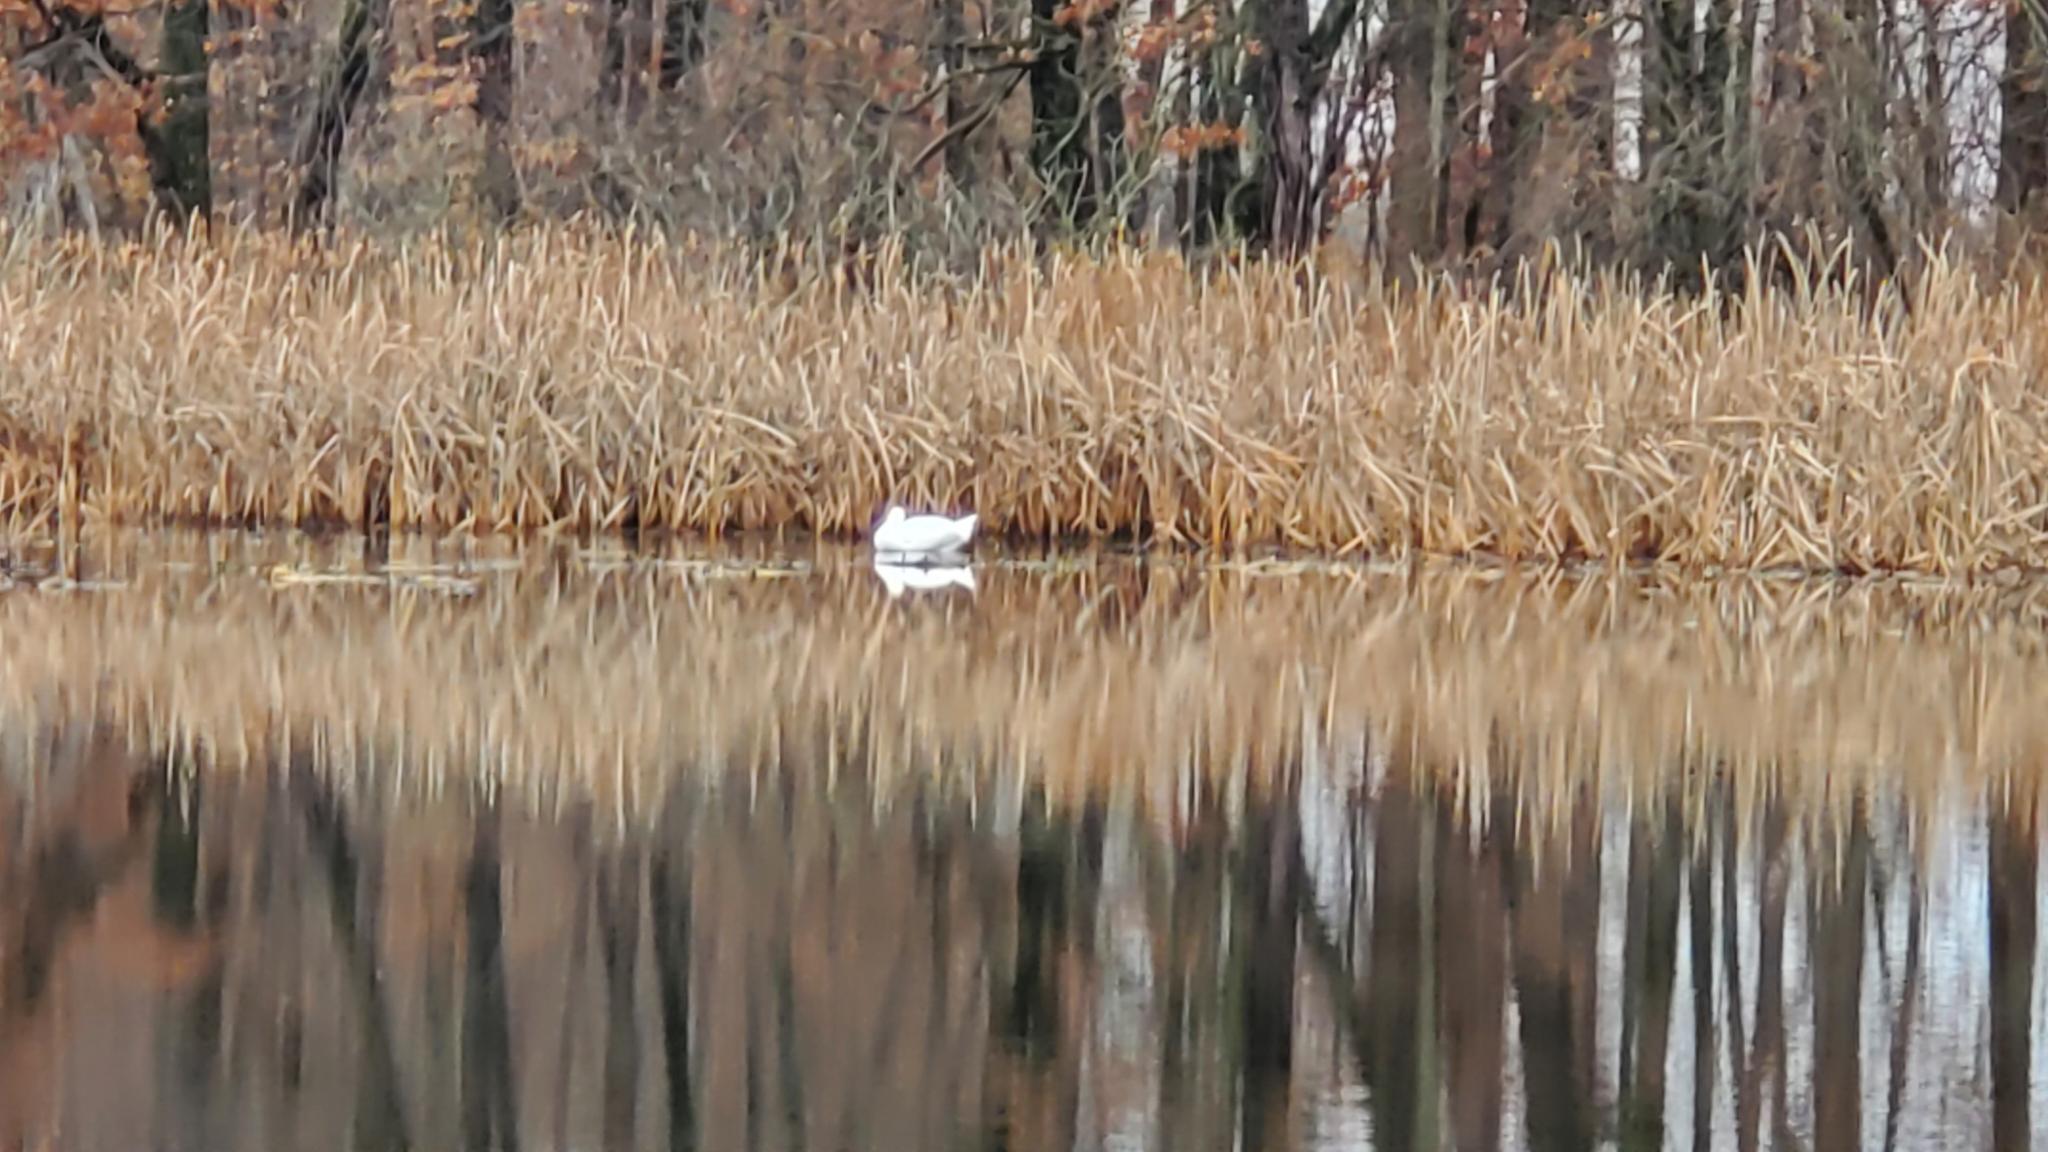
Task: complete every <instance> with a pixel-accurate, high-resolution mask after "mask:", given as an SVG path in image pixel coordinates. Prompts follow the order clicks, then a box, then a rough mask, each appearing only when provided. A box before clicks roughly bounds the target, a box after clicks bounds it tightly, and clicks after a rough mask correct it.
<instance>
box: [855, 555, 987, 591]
mask: <svg viewBox="0 0 2048 1152" xmlns="http://www.w3.org/2000/svg"><path fill="white" fill-rule="evenodd" d="M875 575H876V576H879V577H881V580H882V587H883V589H884V590H886V591H887V592H888V593H889V599H891V600H894V599H896V598H897V597H899V596H901V595H903V593H904V592H905V591H910V590H914V591H918V592H936V591H938V590H940V589H942V588H954V587H958V588H965V589H967V591H968V592H970V593H972V592H973V591H975V587H974V569H972V568H926V567H923V566H920V565H911V564H884V563H882V562H881V561H880V560H877V561H875Z"/></svg>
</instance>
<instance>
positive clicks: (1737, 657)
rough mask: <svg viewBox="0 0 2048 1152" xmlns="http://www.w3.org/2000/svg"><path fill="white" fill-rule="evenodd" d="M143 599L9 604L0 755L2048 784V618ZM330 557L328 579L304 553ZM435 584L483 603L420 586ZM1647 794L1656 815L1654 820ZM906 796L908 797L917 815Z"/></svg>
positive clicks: (1119, 566)
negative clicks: (149, 753) (38, 745)
mask: <svg viewBox="0 0 2048 1152" xmlns="http://www.w3.org/2000/svg"><path fill="white" fill-rule="evenodd" d="M183 547H185V548H186V549H187V550H186V551H184V552H173V553H170V554H168V555H170V556H171V558H173V559H176V560H179V561H180V562H181V563H180V566H177V567H171V566H166V565H165V564H163V563H161V562H160V561H161V560H162V559H163V558H164V556H165V555H166V554H165V553H161V552H158V553H151V554H149V555H150V556H151V557H153V558H151V559H149V560H148V561H147V562H137V561H133V560H128V561H119V562H117V563H115V565H114V567H115V568H116V569H117V570H126V571H131V572H132V575H131V576H129V577H128V578H127V580H128V582H127V583H126V585H125V586H124V587H120V588H113V589H106V590H100V591H93V592H77V591H74V592H61V591H54V590H53V591H32V590H28V589H27V588H26V587H23V588H18V589H17V590H16V591H15V592H12V593H9V594H7V595H5V596H0V634H4V635H6V636H7V637H8V643H7V644H6V645H5V646H0V721H4V723H0V731H13V732H17V733H34V732H38V731H44V730H46V727H45V726H47V725H49V724H53V723H59V722H66V721H71V722H78V721H85V722H104V723H112V724H115V725H117V726H122V727H125V728H126V729H127V730H128V731H129V732H130V733H131V735H132V737H133V739H134V740H135V741H136V742H137V743H138V744H140V745H144V746H148V747H152V748H156V749H171V750H175V751H176V752H177V754H178V755H179V756H180V758H184V757H185V756H188V755H189V756H190V757H191V758H192V759H193V760H195V761H197V762H200V763H202V764H207V765H212V766H214V767H216V768H221V769H224V770H233V769H234V768H235V767H236V766H237V765H249V766H259V767H260V766H262V765H264V764H269V763H274V762H275V761H277V760H278V759H281V758H286V757H289V756H291V755H292V754H293V752H294V751H295V750H296V751H297V752H300V753H307V754H310V755H311V756H312V758H313V760H314V761H315V762H316V763H317V764H319V765H321V766H323V767H325V768H328V769H332V770H336V771H338V772H339V773H340V774H341V775H342V776H343V777H344V778H345V779H348V780H350V781H353V782H355V783H357V784H359V785H361V786H365V787H375V788H378V789H382V788H386V787H397V788H399V790H400V791H401V792H403V791H405V790H408V789H412V788H417V787H420V786H422V785H424V786H428V787H442V786H448V785H455V786H461V787H468V786H470V785H473V784H477V783H483V784H485V785H488V786H490V787H493V788H497V787H503V788H509V789H510V790H511V791H512V792H514V793H515V794H518V795H521V796H525V797H528V798H530V799H533V800H536V801H539V802H543V803H552V802H560V801H561V800H563V799H595V800H597V801H598V802H600V803H601V804H603V805H604V806H605V807H606V808H608V809H610V810H615V811H617V812H619V813H620V814H621V815H622V816H626V815H629V814H633V813H646V812H648V811H650V810H651V809H652V808H653V807H654V805H653V804H652V803H651V801H653V800H654V799H656V798H658V797H659V796H660V795H661V794H662V793H663V792H664V791H665V789H666V788H667V787H668V786H669V785H670V784H671V783H673V782H674V781H675V780H676V779H677V778H678V777H679V776H682V775H684V774H689V773H706V774H709V775H710V776H712V777H713V778H727V777H734V776H736V777H738V778H741V779H744V778H745V777H746V776H747V775H749V774H750V773H753V772H758V771H764V770H770V771H772V770H780V769H781V768H787V767H790V766H795V767H796V768H798V769H801V770H802V771H804V772H805V773H810V772H816V773H818V774H821V775H823V776H826V777H827V778H830V777H833V776H834V775H835V774H836V773H838V772H840V771H842V770H849V771H856V772H859V773H860V774H861V775H862V776H863V777H864V778H867V777H870V776H872V777H874V778H878V779H880V780H881V781H882V782H883V783H884V784H885V785H886V784H887V783H888V782H890V781H895V782H897V783H899V784H901V783H908V782H911V781H916V782H920V783H932V782H936V783H938V784H939V786H941V787H960V788H969V787H971V788H973V789H974V790H975V792H976V794H977V795H987V794H989V790H990V789H993V790H994V791H995V792H996V793H1002V792H1004V791H1005V790H1008V789H1016V790H1024V789H1033V790H1035V789H1041V788H1042V789H1046V790H1048V791H1050V792H1052V793H1053V794H1055V795H1057V796H1062V797H1066V798H1069V799H1071V798H1074V797H1077V796H1080V795H1083V794H1088V793H1100V792H1104V791H1107V792H1109V793H1111V794H1115V795H1122V796H1125V797H1127V798H1130V799H1133V800H1135V801H1136V802H1137V803H1139V805H1140V806H1141V807H1143V808H1145V809H1147V810H1149V811H1151V812H1152V813H1153V814H1154V815H1155V816H1158V817H1161V818H1164V819H1167V820H1169V821H1171V820H1172V819H1173V818H1174V817H1175V815H1176V813H1178V812H1180V811H1181V808H1182V806H1183V805H1184V803H1185V802H1186V797H1188V796H1189V795H1190V794H1191V789H1193V788H1194V786H1195V785H1196V784H1198V783H1199V784H1204V785H1209V786H1214V787H1216V788H1218V789H1220V791H1221V793H1222V794H1224V795H1231V794H1235V793H1236V792H1237V791H1238V790H1239V789H1240V788H1242V787H1246V786H1249V787H1252V788H1254V789H1257V788H1260V787H1262V786H1263V785H1264V784H1267V783H1270V782H1272V781H1274V780H1276V779H1295V778H1297V774H1298V773H1302V772H1310V773H1319V774H1322V775H1323V776H1325V777H1335V778H1348V779H1358V778H1359V773H1361V772H1365V771H1367V765H1368V764H1369V763H1371V764H1378V765H1380V766H1381V768H1383V769H1388V770H1394V771H1407V772H1415V773H1420V774H1422V775H1423V776H1424V777H1426V778H1428V779H1430V780H1433V781H1435V782H1436V783H1438V784H1440V785H1442V786H1444V787H1447V788H1449V789H1451V790H1452V791H1453V792H1455V793H1458V794H1461V795H1464V796H1466V797H1467V798H1469V799H1470V800H1471V802H1472V803H1473V804H1474V806H1475V809H1479V810H1483V808H1484V805H1483V804H1482V803H1481V801H1482V800H1483V799H1484V798H1485V797H1487V796H1490V795H1492V794H1493V792H1494V790H1495V789H1499V788H1510V789H1512V790H1513V792H1514V793H1515V794H1516V795H1517V796H1518V797H1519V798H1520V799H1521V801H1522V803H1523V804H1525V805H1528V806H1532V807H1529V808H1528V809H1527V810H1529V811H1532V812H1550V813H1552V814H1555V813H1558V812H1561V811H1563V810H1564V809H1565V808H1566V807H1568V806H1569V804H1570V803H1572V802H1573V801H1574V798H1575V797H1577V796H1579V795H1581V794H1583V792H1584V790H1585V789H1588V788H1591V789H1593V790H1595V791H1596V792H1605V793H1606V794H1609V795H1616V794H1619V795H1634V796H1637V797H1643V796H1648V795H1651V794H1655V793H1658V792H1660V791H1661V790H1663V789H1665V788H1669V787H1681V788H1684V789H1686V790H1687V793H1688V795H1691V796H1694V797H1695V798H1700V797H1703V796H1704V795H1705V792H1704V788H1705V786H1706V785H1707V784H1708V783H1710V782H1712V781H1715V780H1725V781H1729V782H1731V783H1732V786H1733V787H1735V789H1736V790H1737V795H1738V798H1739V799H1740V801H1741V803H1742V804H1743V805H1744V806H1745V807H1747V806H1748V805H1750V804H1751V803H1753V801H1754V800H1755V799H1756V798H1757V797H1758V796H1760V795H1762V794H1763V792H1764V791H1765V790H1772V791H1775V792H1777V793H1780V794H1783V795H1788V796H1791V797H1793V798H1794V799H1796V800H1798V801H1799V803H1798V804H1796V805H1795V807H1796V808H1798V809H1800V810H1804V811H1808V812H1823V811H1829V810H1835V811H1839V806H1838V805H1836V804H1834V803H1833V802H1835V801H1840V800H1843V799H1846V798H1848V797H1850V796H1852V795H1855V794H1858V793H1862V792H1867V791H1872V790H1874V791H1878V792H1894V791H1896V790H1900V789H1903V790H1904V791H1905V792H1906V793H1907V794H1908V796H1909V798H1913V799H1916V800H1919V801H1924V802H1926V803H1929V804H1932V803H1936V802H1938V801H1941V800H1943V799H1944V798H1953V797H1956V796H1972V795H1982V794H1984V790H1986V789H1991V790H1994V791H1995V790H2002V789H2005V788H2008V787H2011V786H2014V785H2015V784H2019V785H2021V786H2025V787H2028V788H2032V787H2033V786H2034V779H2035V776H2036V774H2037V771H2038V765H2039V764H2041V763H2043V762H2044V759H2048V643H2044V641H2043V639H2042V637H2043V636H2048V627H2044V625H2048V587H2041V586H2036V585H2032V584H2018V585H2015V586H2013V587H2010V588H2007V589H2003V590H1998V591H1993V590H1988V589H1986V590H1979V591H1974V592H1959V591H1956V590H1953V589H1944V588H1942V587H1940V586H1938V585H1936V584H1934V583H1931V582H1929V583H1920V582H1907V581H1899V580H1890V581H1883V582H1861V583H1856V584H1842V583H1835V584H1832V585H1826V584H1820V583H1812V582H1806V583H1799V582H1766V581H1753V580H1743V581H1740V582H1737V583H1734V584H1730V585H1727V586H1724V587H1722V588H1719V589H1717V590H1713V591H1702V590H1699V589H1698V588H1697V586H1693V585H1688V584H1684V583H1683V582H1680V583H1678V584H1676V585H1668V584H1667V585H1660V584H1655V583H1639V582H1626V583H1617V582H1611V581H1597V582H1574V581H1566V580H1530V579H1526V578H1522V577H1517V576H1514V575H1512V574H1508V573H1503V572H1491V573H1489V572H1485V571H1479V570H1474V569H1471V568H1464V567H1456V568H1449V569H1446V570H1443V571H1437V572H1432V573H1423V574H1412V573H1411V574H1406V575H1402V574H1366V573H1363V572H1360V571H1357V570H1348V571H1347V570H1336V569H1333V570H1329V571H1325V572H1322V573H1307V574H1302V573H1296V574H1291V575H1288V576H1285V577H1284V578H1274V577H1268V576H1262V575H1260V574H1258V572H1257V571H1256V570H1243V569H1240V570H1215V569H1200V568H1193V567H1187V566H1177V565H1156V564H1155V565H1140V564H1137V563H1134V562H1131V561H1129V560H1111V559H1106V558H1104V559H1097V560H1091V561H1084V562H1078V563H1072V564H1063V565H1062V566H1059V567H1030V566H1023V565H1001V566H991V567H988V568H985V569H983V571H982V573H981V584H980V590H979V592H978V593H977V594H975V595H974V596H973V597H971V598H970V597H968V596H967V595H966V594H964V593H959V592H955V593H950V594H947V595H939V596H927V597H917V596H912V597H907V598H905V599H902V600H896V601H891V600H889V599H888V598H887V597H886V596H885V594H884V593H883V592H882V590H881V588H880V585H879V582H878V581H877V580H876V578H875V577H874V575H873V573H872V572H870V571H867V570H866V568H865V567H864V566H863V565H862V564H860V563H859V562H858V558H857V556H854V555H851V554H849V553H848V552H847V551H845V550H842V549H827V550H824V551H821V552H819V553H818V554H817V555H815V556H814V557H812V558H811V559H810V560H809V562H808V570H807V571H804V572H801V573H798V574H795V575H783V574H777V576H776V577H775V578H760V577H756V576H754V575H752V574H750V573H749V571H748V570H747V568H746V567H745V566H738V567H733V568H719V567H706V566H704V565H703V564H702V563H684V562H681V561H678V560H676V559H673V558H671V559H667V560H662V559H655V560H628V559H627V558H625V557H623V556H619V557H613V558H610V559H606V558H604V557H591V556H588V555H586V556H584V557H582V558H577V557H573V556H569V557H564V556H561V555H555V554H546V555H543V554H539V553H535V552H528V553H527V554H525V555H524V556H521V557H516V558H513V559H511V560H509V561H507V562H506V564H507V566H505V567H502V568H501V567H498V566H495V565H491V564H476V563H471V564H470V565H469V567H468V568H467V570H465V571H456V570H452V569H450V568H449V567H448V565H449V564H450V563H451V561H450V554H449V553H448V552H447V551H446V550H443V551H441V552H439V553H437V554H432V555H428V554H416V555H400V556H399V557H398V562H396V563H395V567H396V569H397V570H398V571H399V572H400V573H401V575H400V577H399V578H398V582H397V583H391V582H385V583H378V584H336V585H293V584H287V585H282V586H280V585H278V584H275V583H273V582H272V581H270V580H268V579H266V578H265V576H264V575H263V571H264V569H265V568H266V567H267V566H269V565H271V564H272V563H274V562H276V561H278V560H280V559H283V560H286V561H289V562H290V563H292V564H294V565H297V566H300V567H312V568H322V569H327V570H333V571H355V572H362V571H364V570H365V566H364V564H363V563H362V561H361V559H360V558H359V557H358V558H353V559H352V558H349V557H347V556H337V555H336V553H335V552H334V549H335V548H336V547H337V546H336V545H334V544H332V543H329V544H325V545H320V546H319V548H321V549H324V551H321V552H318V553H317V554H315V553H314V552H306V553H304V554H302V555H284V554H281V553H280V552H279V551H278V549H279V548H282V547H284V546H283V545H279V544H276V543H270V544H254V543H248V542H230V543H226V544H215V545H211V546H208V547H209V548H211V549H212V550H211V551H205V550H201V551H192V550H191V549H192V548H194V547H197V546H196V545H186V546H183ZM298 547H302V548H313V547H314V546H313V545H301V546H298ZM422 571H425V572H430V573H437V574H440V575H443V576H456V577H460V578H462V579H467V580H471V581H474V582H475V585H476V589H475V591H474V593H473V594H469V595H456V594H453V593H452V592H451V591H450V589H449V587H448V586H447V585H446V584H441V585H417V584H412V583H407V582H406V581H407V580H409V579H410V578H411V577H413V576H416V575H417V574H418V573H420V572H422ZM1617 790H1618V792H1617ZM884 791H885V792H886V791H887V788H885V789H884Z"/></svg>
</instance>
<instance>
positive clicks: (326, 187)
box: [292, 0, 391, 228]
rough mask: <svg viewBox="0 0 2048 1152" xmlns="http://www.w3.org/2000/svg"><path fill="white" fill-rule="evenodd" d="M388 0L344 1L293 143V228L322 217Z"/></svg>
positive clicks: (381, 32) (364, 86) (367, 82)
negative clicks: (306, 113) (326, 58)
mask: <svg viewBox="0 0 2048 1152" xmlns="http://www.w3.org/2000/svg"><path fill="white" fill-rule="evenodd" d="M390 11H391V0H347V4H346V6H345V7H344V8H343V9H342V17H341V31H340V33H339V35H338V37H337V39H336V41H335V49H334V57H333V59H332V60H331V61H329V63H328V65H327V68H326V70H325V72H324V74H323V76H322V77H321V80H320V84H319V87H318V89H317V90H316V91H315V94H314V97H313V110H312V114H311V116H310V117H309V118H308V119H307V121H306V123H305V125H304V126H303V128H302V129H301V130H300V132H299V137H298V140H297V141H296V142H295V143H294V144H293V146H292V170H293V172H294V174H295V175H296V176H297V179H298V194H297V195H296V196H295V197H294V198H293V204H292V212H293V220H294V223H295V225H296V226H297V227H301V228H305V227H311V226H312V225H314V224H317V223H319V222H320V221H321V220H322V219H324V217H325V216H326V213H327V210H328V206H329V203H330V201H331V200H332V198H333V195H334V183H335V179H336V177H337V175H338V174H339V172H340V169H341V154H342V150H343V149H344V148H345V147H346V146H347V144H348V131H349V121H350V120H351V119H352V118H353V117H354V116H355V111H356V105H357V104H358V103H359V102H360V101H361V100H362V97H363V93H364V91H365V90H367V89H368V88H369V85H370V73H371V70H372V68H373V67H374V65H375V62H376V53H375V45H376V44H377V43H378V42H379V41H380V40H382V39H383V36H384V29H385V25H386V23H387V21H388V20H389V17H390Z"/></svg>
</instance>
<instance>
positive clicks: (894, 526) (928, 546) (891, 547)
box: [872, 504, 980, 560]
mask: <svg viewBox="0 0 2048 1152" xmlns="http://www.w3.org/2000/svg"><path fill="white" fill-rule="evenodd" d="M978 519H980V517H979V515H978V514H976V513H973V512H970V513H968V514H967V515H965V516H962V517H961V518H959V519H958V520H954V519H952V518H950V517H946V516H908V515H905V514H904V512H903V508H902V506H901V505H898V504H891V505H889V512H888V514H887V515H885V516H883V517H882V522H881V523H880V524H877V525H875V531H874V534H873V536H872V540H873V542H874V545H875V553H876V555H877V556H889V557H893V558H901V559H905V560H914V559H918V558H929V557H932V556H958V555H960V554H961V553H963V552H965V551H966V550H967V545H968V544H969V543H970V542H971V541H973V539H974V524H975V521H976V520H978Z"/></svg>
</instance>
